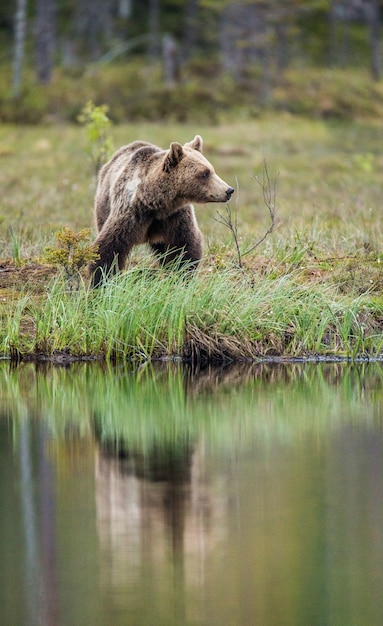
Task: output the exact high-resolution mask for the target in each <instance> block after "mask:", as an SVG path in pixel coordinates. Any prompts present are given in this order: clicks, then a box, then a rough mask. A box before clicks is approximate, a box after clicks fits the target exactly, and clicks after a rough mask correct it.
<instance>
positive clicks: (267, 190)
mask: <svg viewBox="0 0 383 626" xmlns="http://www.w3.org/2000/svg"><path fill="white" fill-rule="evenodd" d="M255 180H256V181H257V183H258V185H259V186H260V187H261V189H262V195H263V201H264V203H265V205H266V206H267V208H268V211H269V214H270V219H271V224H270V226H269V228H268V229H267V230H266V232H265V233H264V234H263V235H262V237H260V238H259V239H258V240H257V241H256V242H255V244H254V245H252V246H251V247H250V248H248V249H247V250H246V251H245V252H241V248H240V246H239V240H238V215H237V210H236V209H235V211H234V217H233V212H232V210H231V207H230V205H229V204H227V205H226V215H222V213H220V212H219V211H217V212H216V216H215V217H214V219H215V220H216V222H218V223H219V224H223V225H224V226H226V228H228V229H229V230H230V232H231V234H232V236H233V240H234V245H235V249H236V251H237V258H238V265H239V267H240V268H241V269H243V263H242V257H244V256H246V254H250V252H253V250H255V248H257V247H258V246H259V245H260V244H261V243H262V242H263V241H264V240H265V239H266V237H268V236H269V235H270V234H271V233H272V232H273V231H274V230H275V228H276V226H277V222H276V199H277V182H278V174H277V175H276V177H275V178H274V180H271V178H270V174H269V170H268V167H267V163H266V160H265V159H264V160H263V172H262V178H259V177H258V176H256V177H255Z"/></svg>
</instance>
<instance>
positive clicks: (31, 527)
mask: <svg viewBox="0 0 383 626" xmlns="http://www.w3.org/2000/svg"><path fill="white" fill-rule="evenodd" d="M1 417H2V416H1V415H0V438H1V440H2V441H3V442H4V441H5V442H8V445H6V446H4V449H3V450H2V457H3V455H5V461H6V464H7V468H6V472H7V473H8V474H9V478H10V480H9V481H8V484H7V485H5V483H4V482H3V481H4V473H3V471H2V472H1V475H0V510H1V511H2V512H3V514H5V515H4V517H3V516H2V515H0V519H1V518H2V517H3V519H2V523H1V533H2V538H3V540H5V544H4V548H3V549H1V547H0V556H2V558H1V562H2V564H3V566H4V561H5V563H7V561H8V560H9V563H8V571H9V572H11V571H14V570H15V569H18V570H19V571H17V576H13V577H12V576H11V577H10V579H9V581H7V583H6V589H7V588H8V593H6V594H5V597H6V600H5V602H2V603H1V605H2V608H1V609H0V612H1V611H2V610H5V616H6V619H7V621H6V622H2V623H8V624H11V623H15V621H14V619H15V615H18V613H19V612H21V615H20V619H19V622H18V623H28V624H30V625H31V626H35V625H36V626H37V624H44V625H47V626H50V625H52V626H53V625H54V624H58V623H59V622H58V608H59V604H58V577H57V562H56V554H57V544H56V516H55V496H54V478H55V475H54V469H53V466H52V463H51V460H50V459H49V458H48V456H47V450H46V435H47V432H46V427H45V426H44V424H43V423H41V422H39V421H36V422H34V421H33V419H31V416H28V414H25V415H24V418H23V419H22V421H21V422H20V427H19V433H18V443H17V447H16V450H15V452H17V455H15V456H13V455H10V454H9V452H11V448H10V446H9V442H10V440H11V438H10V431H9V429H7V422H5V420H2V419H1ZM4 426H5V427H4ZM7 430H8V432H7ZM12 470H13V472H16V474H17V475H18V479H19V489H17V490H14V489H12V485H14V484H15V479H14V475H13V474H12ZM6 492H8V493H6ZM7 511H8V513H7ZM10 511H12V513H13V511H18V513H19V514H18V515H17V518H16V519H15V516H14V515H13V514H12V513H11V512H10ZM15 522H16V528H14V525H15ZM16 537H17V539H16ZM0 541H1V540H0ZM20 544H21V545H22V546H23V552H24V554H25V557H24V559H22V560H20ZM3 550H4V551H5V553H4V552H3ZM2 580H3V579H2ZM12 584H14V585H15V588H12ZM2 587H3V584H2ZM20 596H21V598H23V600H24V602H22V601H20ZM15 602H16V605H14V604H13V606H11V604H12V603H15ZM4 604H5V607H4ZM0 621H2V620H1V619H0Z"/></svg>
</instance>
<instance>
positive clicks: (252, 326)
mask: <svg viewBox="0 0 383 626" xmlns="http://www.w3.org/2000/svg"><path fill="white" fill-rule="evenodd" d="M382 330H383V310H382V306H381V303H378V302H377V300H376V298H375V297H371V295H370V294H364V295H363V296H358V297H356V296H352V295H351V294H347V295H345V294H341V293H339V289H338V288H336V287H335V286H329V285H327V286H325V285H315V286H314V285H312V284H310V283H308V284H307V283H306V282H305V280H304V275H302V272H301V271H300V270H296V271H295V272H291V273H289V274H285V275H281V276H278V277H275V276H273V275H270V274H268V275H265V276H263V277H262V278H261V279H260V280H259V282H257V283H256V284H254V283H253V276H252V278H251V281H250V282H249V276H248V275H246V274H244V273H242V272H240V271H239V270H231V271H229V270H219V271H217V270H215V271H211V272H209V273H208V272H201V273H200V275H199V276H198V277H196V278H195V279H194V280H191V281H186V280H185V279H184V278H183V277H182V276H180V275H179V274H177V273H174V274H164V273H163V272H161V271H160V270H155V269H153V268H149V267H144V266H142V267H140V265H138V266H137V267H135V268H131V269H129V270H127V271H126V272H125V273H124V274H123V275H121V276H120V277H118V278H117V279H115V280H113V281H111V282H110V283H109V284H108V285H107V286H105V287H104V288H101V289H100V290H98V291H97V292H95V291H89V290H88V288H87V286H86V285H83V286H81V287H80V288H79V289H78V290H77V291H75V292H70V291H68V290H67V289H66V285H65V283H64V282H63V281H62V280H60V279H56V280H54V281H53V282H51V283H50V284H49V287H48V288H47V290H46V292H45V294H44V295H40V296H39V297H37V296H36V295H32V294H31V293H30V292H29V291H28V289H26V290H25V293H24V294H23V295H22V296H21V297H19V298H18V299H17V300H13V301H12V300H11V301H10V302H9V303H6V304H5V305H3V331H2V334H1V337H0V342H1V343H0V352H1V353H2V354H10V355H11V356H13V358H20V357H22V355H28V354H32V355H35V356H37V357H42V356H49V357H52V356H55V357H56V358H57V357H60V358H65V357H66V356H69V355H72V356H75V357H96V358H102V359H107V360H121V359H126V358H128V359H133V360H148V359H153V358H163V357H165V358H169V357H170V358H172V357H182V358H184V359H187V360H190V361H193V362H194V363H208V362H220V361H224V360H238V359H239V360H241V359H246V360H248V359H250V360H251V359H257V358H263V357H270V356H271V357H273V356H293V357H307V356H312V355H327V356H334V355H337V356H343V357H347V358H351V359H353V358H356V357H358V356H361V355H369V356H370V357H378V356H380V355H381V354H382V349H383V334H382Z"/></svg>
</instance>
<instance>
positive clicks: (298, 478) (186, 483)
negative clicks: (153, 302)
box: [0, 362, 383, 626]
mask: <svg viewBox="0 0 383 626" xmlns="http://www.w3.org/2000/svg"><path fill="white" fill-rule="evenodd" d="M382 430H383V366H382V365H380V364H365V365H358V366H356V365H354V366H352V365H349V364H331V365H330V364H327V365H326V364H321V365H320V364H306V365H303V364H288V365H265V364H263V365H254V366H251V367H249V366H235V367H232V368H226V369H220V370H205V371H203V372H199V373H198V372H192V371H190V370H189V369H187V368H185V367H184V366H182V365H181V364H172V365H165V364H164V365H162V366H158V367H152V366H150V365H146V366H142V367H136V368H132V367H128V366H126V367H118V368H117V367H116V368H113V367H107V366H101V365H99V364H75V365H72V366H70V367H67V368H58V367H52V366H45V367H42V366H39V367H37V366H35V365H33V364H21V365H20V366H19V367H17V368H11V367H10V365H9V363H5V362H3V363H0V448H1V454H0V624H1V625H4V626H24V625H25V626H37V625H44V626H45V625H49V626H106V625H109V624H111V625H113V626H120V625H121V626H122V625H123V626H126V625H130V624H132V625H134V626H141V625H142V626H151V625H153V626H172V625H177V626H178V625H185V626H189V625H195V626H236V625H240V626H242V625H243V626H248V625H249V626H253V625H256V626H285V625H286V626H287V625H289V626H300V625H302V626H316V625H318V626H319V625H320V626H324V625H329V626H338V625H339V626H375V625H376V626H381V624H383V437H382Z"/></svg>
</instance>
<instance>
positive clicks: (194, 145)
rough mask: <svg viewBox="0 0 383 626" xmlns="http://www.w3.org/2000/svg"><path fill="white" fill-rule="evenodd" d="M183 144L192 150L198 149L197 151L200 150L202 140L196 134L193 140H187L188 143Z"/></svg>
mask: <svg viewBox="0 0 383 626" xmlns="http://www.w3.org/2000/svg"><path fill="white" fill-rule="evenodd" d="M185 146H187V147H188V148H192V149H193V150H198V152H202V146H203V141H202V137H201V136H200V135H196V136H195V137H194V139H193V141H189V143H185Z"/></svg>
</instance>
